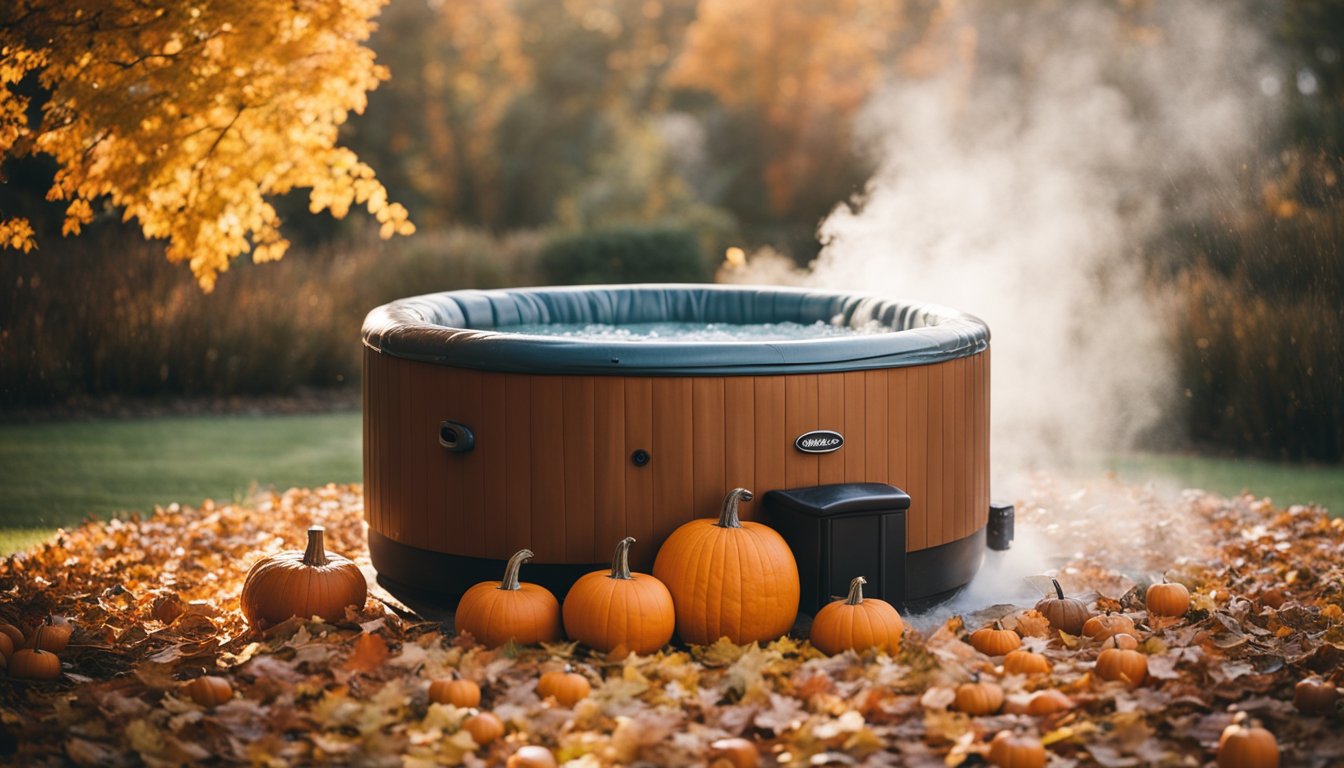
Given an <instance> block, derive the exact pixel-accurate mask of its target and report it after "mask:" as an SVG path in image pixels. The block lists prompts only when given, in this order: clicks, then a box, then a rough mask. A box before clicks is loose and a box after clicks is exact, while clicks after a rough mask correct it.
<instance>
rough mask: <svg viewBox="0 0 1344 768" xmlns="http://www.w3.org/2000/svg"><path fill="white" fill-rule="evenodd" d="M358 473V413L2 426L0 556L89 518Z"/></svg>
mask: <svg viewBox="0 0 1344 768" xmlns="http://www.w3.org/2000/svg"><path fill="white" fill-rule="evenodd" d="M360 473H361V468H360V418H359V413H358V412H347V413H327V414H315V415H314V414H305V415H283V416H186V417H163V418H150V419H142V420H133V421H122V420H113V421H92V422H51V423H45V424H36V425H14V424H11V425H0V553H4V552H12V551H14V550H16V549H22V548H23V547H24V546H27V545H28V544H31V543H33V542H35V541H38V540H40V539H42V538H44V537H45V536H47V535H49V534H50V533H51V530H52V529H53V528H55V527H57V526H68V525H71V524H74V523H78V522H79V521H81V520H83V519H84V518H86V517H87V516H89V515H90V514H93V515H97V516H99V517H107V516H109V515H111V514H113V513H115V512H120V511H128V510H140V511H148V510H152V509H153V508H154V505H156V504H169V503H171V502H174V501H177V502H182V503H184V504H196V503H199V502H200V501H201V500H202V499H207V498H213V499H236V498H242V497H244V496H246V495H247V493H248V491H249V490H250V489H252V488H253V487H257V486H273V487H275V488H277V489H282V490H283V489H285V488H290V487H292V486H311V485H322V484H325V483H330V482H356V481H358V480H359V479H360Z"/></svg>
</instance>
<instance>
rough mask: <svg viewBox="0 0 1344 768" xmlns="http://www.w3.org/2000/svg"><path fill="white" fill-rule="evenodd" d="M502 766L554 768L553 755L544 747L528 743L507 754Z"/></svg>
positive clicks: (508, 767)
mask: <svg viewBox="0 0 1344 768" xmlns="http://www.w3.org/2000/svg"><path fill="white" fill-rule="evenodd" d="M504 768H556V763H555V755H552V754H551V750H549V749H547V748H545V747H538V746H536V745H534V744H529V745H527V746H525V747H519V748H518V751H517V752H514V753H513V754H512V755H509V759H508V761H507V762H506V763H505V764H504Z"/></svg>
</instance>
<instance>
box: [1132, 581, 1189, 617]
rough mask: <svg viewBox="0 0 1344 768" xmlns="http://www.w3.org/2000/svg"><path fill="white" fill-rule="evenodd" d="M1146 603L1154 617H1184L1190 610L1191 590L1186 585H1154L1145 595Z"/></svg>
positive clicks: (1164, 582) (1171, 582)
mask: <svg viewBox="0 0 1344 768" xmlns="http://www.w3.org/2000/svg"><path fill="white" fill-rule="evenodd" d="M1143 601H1144V603H1145V604H1146V605H1147V606H1148V613H1149V615H1152V616H1184V615H1185V612H1186V611H1188V610H1190V590H1188V589H1186V588H1185V585H1184V584H1178V583H1176V582H1173V581H1163V582H1162V583H1161V584H1153V585H1151V586H1150V587H1148V591H1147V592H1146V593H1145V594H1144V600H1143Z"/></svg>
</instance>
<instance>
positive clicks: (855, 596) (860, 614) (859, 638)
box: [810, 576, 905, 656]
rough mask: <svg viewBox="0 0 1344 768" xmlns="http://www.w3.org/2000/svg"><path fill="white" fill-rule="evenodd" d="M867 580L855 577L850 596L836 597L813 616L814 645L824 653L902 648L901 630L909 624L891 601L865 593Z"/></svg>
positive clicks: (891, 651)
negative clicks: (866, 595)
mask: <svg viewBox="0 0 1344 768" xmlns="http://www.w3.org/2000/svg"><path fill="white" fill-rule="evenodd" d="M867 583H868V582H867V580H866V579H864V578H863V577H862V576H855V577H854V579H853V580H852V581H850V582H849V596H848V597H846V598H845V599H843V600H835V601H833V602H831V603H828V604H827V605H825V606H823V607H822V609H821V610H820V611H817V616H816V618H814V619H812V631H811V635H810V637H811V640H812V644H813V645H815V646H816V647H817V649H818V650H820V651H821V652H822V653H824V654H826V655H828V656H833V655H835V654H837V653H840V652H841V651H847V650H854V651H866V650H868V649H869V648H880V649H882V650H883V651H886V652H887V653H893V654H894V653H896V651H898V650H900V647H901V632H903V631H904V630H905V624H904V623H903V622H902V621H901V615H900V614H899V613H897V612H896V609H895V608H892V607H891V603H888V602H887V601H885V600H878V599H876V598H867V599H865V598H864V596H863V585H864V584H867Z"/></svg>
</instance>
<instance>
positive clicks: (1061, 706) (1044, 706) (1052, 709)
mask: <svg viewBox="0 0 1344 768" xmlns="http://www.w3.org/2000/svg"><path fill="white" fill-rule="evenodd" d="M1072 708H1073V699H1070V698H1069V696H1068V694H1066V693H1064V692H1063V691H1059V690H1055V689H1054V688H1049V689H1046V690H1044V691H1037V692H1036V693H1035V694H1033V695H1032V697H1031V699H1030V700H1029V701H1027V714H1028V715H1036V716H1037V717H1040V716H1041V715H1053V714H1054V713H1056V712H1063V711H1064V710H1066V709H1072Z"/></svg>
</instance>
